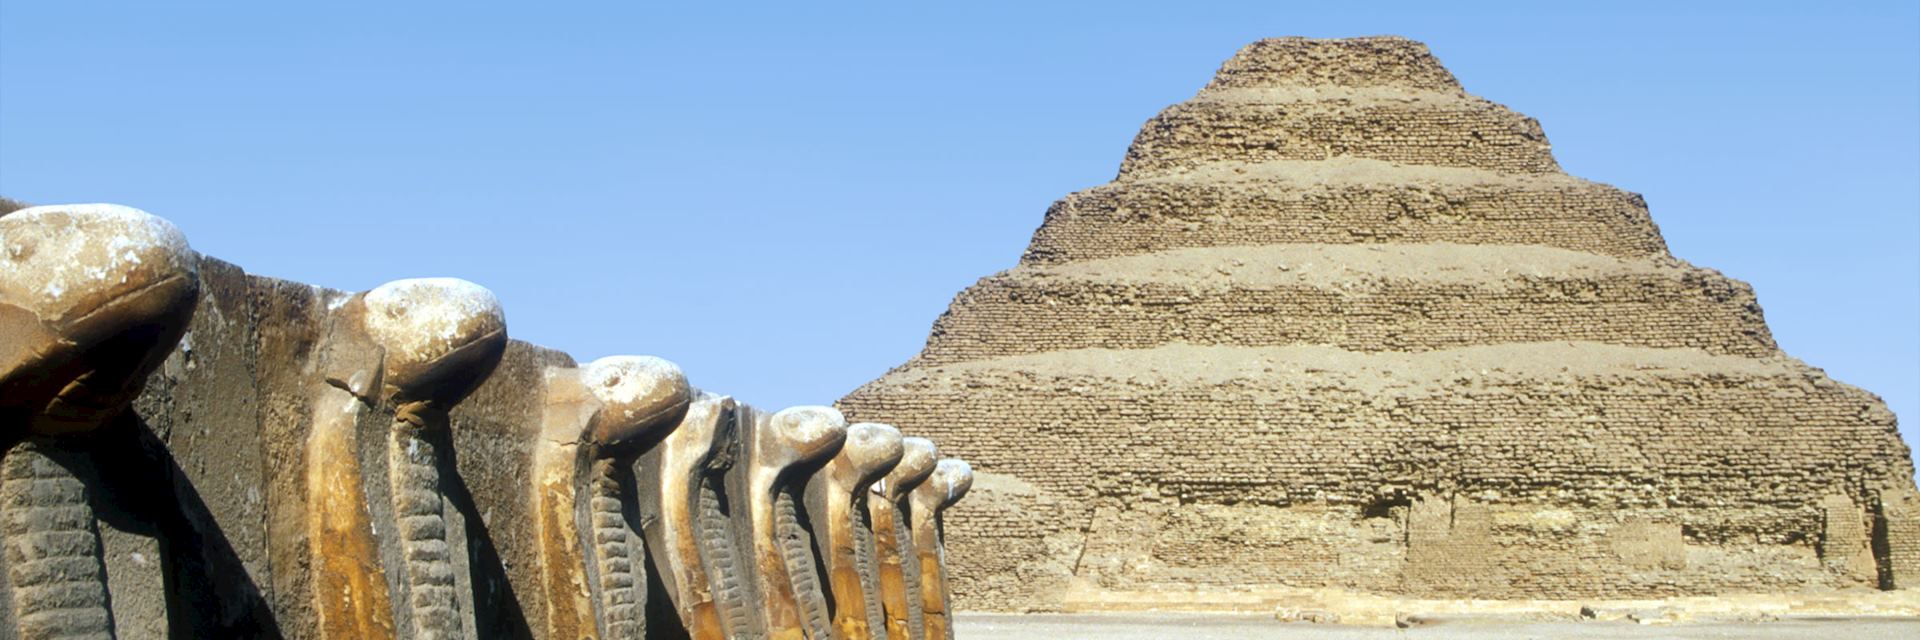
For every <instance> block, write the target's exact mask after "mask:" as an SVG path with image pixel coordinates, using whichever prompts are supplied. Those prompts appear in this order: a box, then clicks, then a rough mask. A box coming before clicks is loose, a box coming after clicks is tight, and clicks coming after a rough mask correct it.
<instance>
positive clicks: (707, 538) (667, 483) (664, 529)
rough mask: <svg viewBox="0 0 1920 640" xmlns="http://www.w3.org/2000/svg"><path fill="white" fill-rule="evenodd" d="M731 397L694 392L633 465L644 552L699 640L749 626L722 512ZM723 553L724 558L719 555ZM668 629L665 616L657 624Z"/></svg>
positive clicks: (731, 440) (732, 447)
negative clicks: (675, 421) (683, 410)
mask: <svg viewBox="0 0 1920 640" xmlns="http://www.w3.org/2000/svg"><path fill="white" fill-rule="evenodd" d="M737 412H738V406H737V405H736V404H735V402H734V400H733V398H730V397H727V396H719V395H713V394H710V393H695V397H694V398H693V400H692V402H691V403H690V404H689V405H688V406H687V410H686V414H685V417H683V418H681V420H680V424H679V425H678V426H676V427H675V428H674V429H673V430H672V431H670V432H668V433H667V434H666V436H665V437H664V438H663V439H662V440H661V441H660V443H659V444H657V445H655V446H654V447H653V448H652V449H651V450H649V451H647V452H646V453H645V454H644V455H642V456H641V457H640V460H639V461H638V462H637V463H636V464H635V465H634V468H635V473H636V475H643V476H646V478H647V481H641V482H637V483H636V485H637V486H638V487H639V488H640V490H641V495H640V496H639V500H638V502H639V510H640V514H641V523H642V524H641V526H642V530H643V532H644V534H645V539H646V544H647V547H646V550H647V554H648V556H649V559H650V560H651V561H652V564H653V567H654V571H655V573H656V574H657V575H658V576H659V577H660V581H661V583H662V585H663V586H664V590H665V591H666V593H663V594H659V595H661V596H663V597H665V598H666V599H668V600H669V601H671V604H672V605H673V609H674V613H675V614H676V615H677V617H678V619H679V622H680V625H681V626H682V627H683V630H685V631H686V632H687V634H688V636H689V637H691V638H693V639H694V640H725V638H727V637H728V635H727V629H728V628H729V626H730V625H731V626H732V628H744V627H745V626H746V624H747V623H746V620H745V617H746V613H745V609H746V606H745V600H744V598H730V597H728V596H727V595H726V594H728V593H733V594H735V595H738V594H739V589H738V588H737V587H736V588H731V589H730V588H729V587H728V585H738V584H739V581H740V580H739V577H738V575H739V574H738V567H737V566H735V563H733V562H732V561H731V560H732V557H733V554H732V553H731V550H732V549H733V547H734V544H733V541H732V540H733V538H732V536H731V535H730V533H729V532H728V530H727V528H726V523H727V520H726V517H725V515H724V514H721V513H719V510H720V505H719V502H720V500H721V495H720V492H719V491H718V490H717V486H718V482H719V477H720V475H721V474H722V473H724V472H725V470H726V469H727V468H728V467H730V466H731V465H732V464H733V462H732V461H733V459H734V457H735V451H736V450H737V448H738V446H737V444H736V437H735V432H736V424H735V421H736V413H737ZM716 551H718V552H720V553H723V554H724V555H723V556H721V557H715V555H714V554H715V552H716ZM655 624H656V625H662V626H664V624H665V621H655Z"/></svg>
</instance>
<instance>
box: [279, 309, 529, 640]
mask: <svg viewBox="0 0 1920 640" xmlns="http://www.w3.org/2000/svg"><path fill="white" fill-rule="evenodd" d="M335 311H336V313H335V315H334V317H333V321H332V323H331V327H330V329H329V334H328V335H329V340H328V345H327V346H326V347H324V348H323V353H322V354H321V358H322V367H323V368H324V369H325V372H326V376H325V383H324V385H323V386H322V387H321V388H319V389H317V390H316V398H315V401H314V412H315V416H314V424H313V432H312V433H311V434H310V436H309V441H308V458H307V465H308V474H309V475H308V500H309V504H308V531H309V536H310V539H309V544H310V550H311V554H312V563H313V568H314V572H315V577H314V590H315V596H314V597H315V608H316V610H317V611H318V613H319V617H320V621H321V634H322V636H323V637H326V638H385V637H395V633H396V630H397V628H398V626H397V625H396V623H395V621H394V614H395V613H396V612H397V613H401V614H404V618H405V619H406V620H407V628H408V629H409V630H410V631H411V634H410V635H409V637H413V638H423V639H425V638H457V637H464V636H467V635H470V631H471V629H472V628H473V625H472V624H471V621H470V619H469V618H470V617H471V613H472V612H470V611H462V610H461V608H462V607H461V597H460V595H461V594H460V593H459V589H461V588H463V585H462V582H463V581H462V580H461V576H460V575H458V571H457V569H456V567H457V566H458V564H459V563H458V562H457V561H456V557H455V554H462V555H464V553H465V550H464V549H456V548H454V547H453V545H451V544H450V543H449V541H448V525H447V518H446V513H445V507H444V498H443V496H442V491H441V484H440V481H441V478H440V463H441V462H440V458H439V453H438V451H437V449H438V447H440V446H441V443H444V442H446V441H447V439H446V435H447V429H448V428H449V426H450V423H449V421H448V417H447V411H448V410H450V409H452V408H453V406H455V405H457V404H458V403H459V402H460V401H461V400H462V399H464V398H465V397H466V396H467V395H468V394H469V393H471V392H472V391H473V390H474V388H475V387H477V386H479V384H480V382H482V381H484V380H485V379H486V377H487V375H488V374H490V373H491V372H492V370H493V368H494V366H495V365H496V364H498V363H499V361H500V357H501V355H502V353H503V351H504V350H505V348H506V321H505V317H504V314H502V313H501V311H500V305H499V302H498V301H497V300H495V299H494V297H493V294H492V293H491V292H488V291H487V290H486V289H484V288H481V287H479V286H478V285H475V284H473V283H470V282H466V281H463V280H455V279H449V278H429V279H415V280H398V281H394V282H390V283H387V284H385V285H381V286H380V287H378V288H375V289H373V290H371V291H368V292H366V293H363V294H360V295H356V296H353V297H351V298H349V299H346V300H343V301H340V302H339V304H338V307H337V308H336V309H335ZM377 402H386V403H389V404H391V406H392V407H393V410H394V417H393V420H392V422H391V424H390V426H389V428H388V429H387V431H386V437H387V443H386V444H387V456H386V458H387V465H388V468H387V487H386V492H387V493H388V499H389V501H390V504H389V505H388V508H389V509H390V512H389V517H388V518H386V520H387V522H386V524H387V527H388V529H387V531H388V534H387V535H389V536H390V537H392V538H394V539H395V541H396V542H397V543H398V556H399V558H400V568H401V570H402V573H401V575H400V576H399V577H400V580H399V581H398V583H399V584H398V586H399V591H400V592H401V596H402V598H403V600H402V601H401V602H402V605H403V606H402V607H401V608H399V609H397V610H392V609H391V603H392V594H391V593H390V592H389V589H390V588H391V586H392V585H393V582H394V581H393V580H392V578H391V577H389V576H387V575H386V573H385V571H384V570H383V569H382V568H381V567H382V563H381V562H380V558H381V557H382V553H381V551H380V549H381V547H380V541H379V537H378V536H379V535H380V533H379V531H380V528H379V526H378V525H376V524H375V522H376V519H375V518H374V516H373V514H372V513H370V511H369V509H368V507H369V506H371V505H369V504H368V502H367V496H366V489H365V482H366V477H365V474H364V473H363V470H362V468H361V458H360V456H359V450H360V447H359V441H360V433H359V423H360V420H361V416H362V413H363V412H364V411H365V410H368V409H371V408H372V407H373V406H374V405H375V403H377Z"/></svg>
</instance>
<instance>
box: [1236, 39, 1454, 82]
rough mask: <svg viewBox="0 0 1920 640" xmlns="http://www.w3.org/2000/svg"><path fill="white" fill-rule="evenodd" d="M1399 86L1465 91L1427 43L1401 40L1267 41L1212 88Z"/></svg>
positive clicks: (1248, 50)
mask: <svg viewBox="0 0 1920 640" xmlns="http://www.w3.org/2000/svg"><path fill="white" fill-rule="evenodd" d="M1273 87H1398V88H1404V89H1421V90H1428V91H1444V92H1456V93H1457V92H1461V91H1462V89H1461V88H1460V82H1459V81H1458V80H1456V79H1454V77H1453V73H1451V72H1449V71H1447V68H1446V67H1445V66H1442V65H1441V64H1440V60H1439V59H1438V58H1435V57H1434V56H1433V52H1432V51H1429V50H1428V49H1427V45H1425V44H1423V43H1421V42H1419V41H1417V40H1411V39H1408V38H1403V37H1400V36H1365V37H1359V38H1303V37H1298V36H1289V37H1283V38H1267V39H1265V40H1259V41H1256V42H1254V43H1253V44H1249V45H1247V46H1245V47H1242V48H1241V49H1240V51H1239V52H1238V53H1235V54H1234V55H1233V57H1232V58H1231V59H1228V60H1227V62H1226V63H1225V64H1222V65H1221V66H1220V71H1219V73H1217V74H1215V75H1214V77H1213V82H1211V83H1208V85H1207V89H1208V90H1213V89H1250V88H1273Z"/></svg>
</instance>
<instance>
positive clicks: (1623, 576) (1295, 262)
mask: <svg viewBox="0 0 1920 640" xmlns="http://www.w3.org/2000/svg"><path fill="white" fill-rule="evenodd" d="M840 406H841V408H842V409H843V410H844V411H846V413H847V414H848V416H849V417H850V418H851V419H855V420H872V421H881V422H890V423H893V424H896V425H899V426H900V427H901V428H903V429H904V430H906V431H907V432H909V433H915V434H920V435H926V436H929V437H932V438H934V439H935V440H937V441H939V442H940V443H941V446H942V448H943V451H944V452H945V453H949V454H953V455H959V456H963V457H965V458H967V459H969V460H971V461H973V462H974V463H975V468H976V469H979V470H980V471H981V472H982V473H981V475H980V479H979V481H978V482H977V483H976V489H975V496H976V497H975V498H973V499H971V500H970V501H969V502H967V503H964V504H963V505H961V506H960V507H958V508H956V509H955V510H954V511H952V512H949V514H948V523H947V526H949V527H950V528H954V529H956V532H955V533H954V534H953V536H952V538H951V539H953V540H956V541H960V542H958V543H956V544H955V548H954V550H953V552H952V555H953V562H954V572H955V576H954V580H955V584H956V588H955V593H956V594H957V597H959V598H960V600H961V601H960V606H962V607H963V608H983V609H1028V610H1032V609H1060V608H1069V609H1088V608H1099V607H1102V606H1107V605H1110V604H1112V603H1119V602H1127V601H1141V600H1138V598H1141V597H1143V596H1142V595H1141V594H1151V595H1150V596H1144V597H1145V598H1146V600H1144V601H1150V602H1152V603H1154V605H1155V606H1178V605H1181V604H1183V603H1184V604H1193V605H1197V606H1206V604H1207V603H1209V602H1218V601H1219V600H1218V599H1219V598H1220V597H1221V595H1220V594H1222V593H1239V594H1246V593H1261V592H1273V593H1286V592H1288V590H1298V589H1329V588H1330V589H1340V590H1353V591H1363V592H1374V593H1389V594H1407V595H1415V596H1425V597H1453V598H1583V597H1607V596H1617V597H1641V596H1670V595H1690V594H1728V593H1739V592H1799V591H1808V590H1827V589H1834V588H1860V589H1871V588H1893V587H1900V586H1912V585H1915V584H1916V583H1920V494H1916V491H1915V488H1914V479H1913V465H1912V462H1911V454H1910V452H1909V450H1908V448H1907V446H1906V444H1904V443H1903V442H1902V441H1901V440H1900V437H1899V434H1898V432H1897V431H1896V429H1895V423H1894V416H1893V414H1892V413H1890V412H1889V411H1888V410H1887V409H1886V407H1885V405H1884V403H1883V402H1882V401H1881V400H1880V399H1879V398H1877V397H1876V396H1874V395H1872V394H1870V393H1867V392H1865V391H1863V390H1860V389H1858V388H1855V387H1851V386H1848V385H1845V384H1842V383H1839V382H1836V381H1834V380H1832V379H1831V378H1828V377H1827V376H1826V375H1825V374H1824V373H1823V372H1821V371H1820V370H1819V369H1815V368H1812V367H1810V366H1808V365H1806V364H1805V363H1802V362H1800V361H1799V360H1796V359H1794V358H1792V357H1789V356H1787V355H1786V354H1784V353H1782V352H1781V351H1780V349H1779V348H1778V346H1777V345H1776V344H1775V343H1774V340H1773V338H1772V336H1771V334H1770V333H1769V331H1768V329H1767V325H1766V320H1765V318H1764V316H1763V314H1762V312H1761V309H1760V306H1759V304H1758V302H1757V301H1756V300H1755V297H1754V293H1753V290H1752V288H1751V287H1749V286H1748V285H1747V284H1745V283H1743V282H1740V281H1737V280H1734V279H1731V278H1728V277H1726V276H1724V275H1722V274H1720V273H1719V272H1716V271H1713V270H1710V269H1703V268H1700V267H1696V266H1693V265H1691V264H1688V263H1686V262H1684V261H1681V260H1679V259H1676V258H1674V257H1673V256H1672V255H1670V254H1669V253H1668V251H1667V248H1666V244H1665V242H1664V241H1663V240H1662V239H1661V236H1660V232H1659V229H1658V228H1657V227H1655V225H1654V223H1653V221H1652V219H1651V217H1650V216H1649V215H1648V211H1647V206H1646V202H1645V201H1644V200H1643V199H1642V198H1641V197H1640V196H1638V195H1635V194H1632V193H1628V192H1625V191H1622V190H1619V189H1616V188H1614V187H1611V186H1607V185H1603V184H1598V183H1594V182H1589V181H1586V180H1582V179H1579V178H1576V177H1573V176H1569V175H1566V174H1565V173H1563V172H1562V171H1561V170H1560V167H1559V164H1558V163H1557V162H1556V161H1555V160H1554V157H1553V154H1552V150H1551V147H1550V145H1549V144H1548V142H1547V139H1546V136H1545V134H1544V133H1543V132H1542V129H1541V127H1540V125H1539V123H1538V122H1536V121H1534V120H1533V119H1531V118H1528V117H1526V116H1524V115H1521V114H1519V113H1515V112H1514V111H1512V110H1509V109H1507V108H1506V107H1504V106H1501V105H1499V104H1495V103H1493V102H1489V101H1487V100H1485V99H1482V98H1479V97H1476V96H1473V95H1470V94H1468V93H1466V91H1465V90H1463V89H1462V88H1461V86H1460V84H1459V82H1457V81H1456V80H1455V79H1454V77H1453V75H1452V74H1451V73H1449V72H1448V71H1447V70H1446V68H1444V67H1443V66H1441V64H1440V63H1439V61H1438V60H1437V59H1435V57H1434V56H1433V55H1432V54H1431V53H1430V52H1429V51H1428V49H1427V48H1426V47H1425V46H1424V45H1422V44H1420V43H1417V42H1414V41H1411V40H1406V39H1403V38H1396V37H1373V38H1356V39H1340V40H1314V39H1302V38H1280V39H1273V40H1264V41H1261V42H1256V43H1254V44H1252V45H1250V46H1248V47H1246V48H1245V49H1242V50H1241V51H1240V52H1239V53H1238V54H1236V55H1235V56H1234V57H1233V58H1232V59H1231V60H1228V61H1227V62H1226V64H1225V65H1224V66H1222V67H1221V69H1220V71H1219V73H1218V74H1217V75H1216V76H1215V77H1214V79H1213V81H1212V82H1211V83H1210V84H1208V85H1207V86H1206V88H1205V89H1203V90H1201V91H1200V93H1199V94H1198V95H1196V96H1194V98H1193V99H1191V100H1189V101H1187V102H1185V103H1181V104H1178V105H1174V106H1172V107H1170V108H1168V109H1166V110H1165V111H1163V112H1161V113H1160V114H1159V115H1158V116H1156V117H1154V118H1153V119H1152V120H1150V121H1149V122H1147V124H1146V125H1145V126H1144V127H1143V128H1142V129H1141V131H1140V133H1139V135H1138V136H1137V137H1136V138H1135V139H1134V142H1133V145H1132V147H1131V148H1130V149H1128V151H1127V155H1126V158H1125V160H1124V161H1123V162H1122V163H1121V167H1120V173H1119V175H1118V176H1117V177H1116V178H1115V179H1114V180H1113V182H1110V183H1108V184H1105V185H1101V186H1098V187H1094V188H1092V189H1088V190H1086V191H1082V192H1079V193H1075V194H1072V195H1069V196H1067V197H1066V198H1064V199H1062V200H1060V201H1059V202H1058V203H1055V204H1054V205H1053V207H1051V208H1050V209H1048V211H1047V214H1046V219H1045V221H1044V222H1043V223H1042V224H1041V226H1040V228H1039V230H1038V231H1036V232H1035V233H1034V236H1033V241H1032V243H1031V244H1030V245H1029V246H1028V248H1027V251H1026V253H1025V254H1024V255H1023V256H1022V257H1021V260H1020V264H1019V266H1017V267H1015V268H1013V269H1010V270H1008V271H1004V272H1001V273H999V274H995V275H993V276H990V277H987V278H985V279H982V280H980V281H979V283H977V284H975V285H974V286H973V287H971V288H968V289H967V290H966V291H963V292H961V293H960V294H959V295H958V296H957V297H955V299H954V301H953V303H952V305H951V307H950V308H949V309H948V310H947V312H946V313H945V314H944V315H942V316H941V317H940V319H939V320H938V321H936V322H935V324H934V327H933V331H932V334H931V336H930V337H929V338H928V340H927V345H926V348H925V349H924V350H923V351H922V352H921V353H920V354H919V355H918V356H916V357H915V358H914V359H912V360H911V361H909V362H907V363H905V364H903V365H902V366H900V367H898V368H896V369H894V370H892V371H890V372H888V373H887V374H886V375H885V376H883V377H881V378H880V379H878V380H875V381H873V382H871V383H868V384H866V385H865V386H862V387H861V388H859V389H858V390H855V391H854V392H853V393H851V394H850V395H848V396H847V397H846V398H844V399H842V400H841V402H840Z"/></svg>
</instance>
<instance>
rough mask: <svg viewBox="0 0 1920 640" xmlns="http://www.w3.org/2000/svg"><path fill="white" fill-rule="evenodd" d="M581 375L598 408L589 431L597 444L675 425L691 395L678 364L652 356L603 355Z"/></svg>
mask: <svg viewBox="0 0 1920 640" xmlns="http://www.w3.org/2000/svg"><path fill="white" fill-rule="evenodd" d="M581 373H582V377H583V378H584V381H585V383H586V386H587V390H588V391H589V392H591V393H592V394H593V395H594V398H595V399H597V400H599V401H600V403H601V408H600V411H599V413H598V414H596V415H595V416H594V421H593V425H592V428H591V429H590V432H591V437H592V439H593V441H594V442H596V443H600V444H614V443H619V442H624V441H627V440H631V439H634V438H637V437H639V436H641V435H644V434H645V433H647V432H648V431H651V430H653V429H656V428H660V427H664V426H671V425H673V424H675V423H677V422H678V421H679V419H680V417H681V416H682V415H685V413H686V411H687V403H688V402H689V400H690V399H691V397H692V393H693V391H692V389H691V388H689V387H688V386H687V376H686V374H684V373H682V372H681V371H680V367H679V366H678V365H675V364H674V363H672V362H668V361H666V360H662V359H660V358H655V357H652V356H609V357H605V358H601V359H599V360H595V361H593V362H590V363H587V366H585V367H582V368H581Z"/></svg>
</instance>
